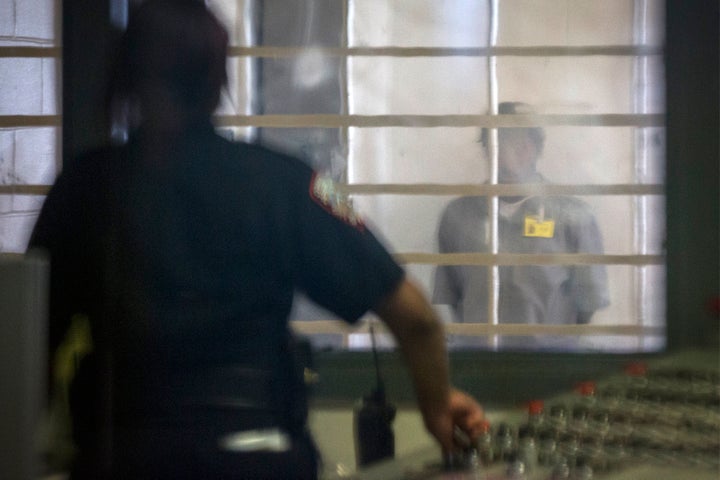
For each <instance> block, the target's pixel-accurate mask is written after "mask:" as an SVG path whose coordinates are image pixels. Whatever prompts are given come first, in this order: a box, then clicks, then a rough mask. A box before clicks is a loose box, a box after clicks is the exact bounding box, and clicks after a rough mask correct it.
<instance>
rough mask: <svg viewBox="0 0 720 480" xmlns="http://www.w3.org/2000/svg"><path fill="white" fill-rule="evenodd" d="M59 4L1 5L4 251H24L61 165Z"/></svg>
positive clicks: (32, 0)
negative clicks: (49, 187)
mask: <svg viewBox="0 0 720 480" xmlns="http://www.w3.org/2000/svg"><path fill="white" fill-rule="evenodd" d="M58 8H59V5H58V3H57V2H56V1H55V0H27V1H26V0H22V1H21V0H3V1H2V2H0V252H3V253H21V252H24V250H25V247H26V244H27V240H28V237H29V234H30V230H31V229H32V227H33V225H34V223H35V220H36V218H37V214H38V212H39V210H40V207H41V206H42V202H43V199H44V195H45V193H46V192H47V188H48V187H47V186H48V185H49V184H51V183H52V181H53V179H54V178H55V175H56V174H57V172H58V171H59V166H60V154H59V152H60V141H61V140H60V123H61V120H60V35H59V15H58Z"/></svg>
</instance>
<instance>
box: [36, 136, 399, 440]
mask: <svg viewBox="0 0 720 480" xmlns="http://www.w3.org/2000/svg"><path fill="white" fill-rule="evenodd" d="M139 135H142V133H139ZM136 151H137V142H136V141H135V140H134V139H132V138H131V141H130V142H129V144H128V145H127V146H125V147H111V148H106V149H103V150H100V151H95V152H93V153H91V154H88V155H85V156H83V157H81V158H79V159H76V160H75V161H74V162H73V163H70V164H68V165H66V167H65V169H64V171H63V172H62V174H61V175H60V176H59V178H58V179H57V182H56V184H55V185H54V186H53V188H52V190H51V192H50V194H49V195H48V198H47V200H46V202H45V205H44V207H43V210H42V212H41V214H40V218H39V220H38V222H37V225H36V227H35V230H34V232H33V235H32V238H31V244H30V247H31V248H32V247H44V248H46V249H48V250H49V252H50V255H51V265H52V273H51V277H52V278H51V285H52V287H51V317H52V318H51V333H50V336H51V348H52V347H56V346H57V344H58V342H59V341H60V339H61V338H62V334H63V332H64V330H65V329H66V328H67V325H68V322H69V320H70V318H71V317H72V315H73V314H77V313H83V314H87V315H88V316H89V318H90V322H91V325H92V329H93V340H94V342H95V343H96V346H97V348H98V349H99V350H101V351H102V350H103V349H104V350H105V351H110V352H112V357H113V358H112V365H113V375H112V376H113V382H114V383H113V388H114V391H115V392H116V394H117V396H116V398H115V401H114V403H115V404H114V405H113V415H114V417H115V418H116V420H117V421H118V422H121V423H122V422H133V421H136V420H138V419H139V420H140V421H141V420H142V419H145V418H148V417H150V418H161V417H163V418H164V417H169V418H172V417H173V415H176V414H177V415H182V412H183V408H185V406H186V405H188V404H202V403H209V404H217V405H224V404H227V405H233V402H235V404H237V405H240V406H242V405H244V404H245V403H248V404H253V403H254V402H260V403H263V402H265V403H272V402H275V404H274V405H272V404H271V405H268V408H270V409H275V410H277V411H279V412H281V413H280V414H279V416H280V417H281V420H280V423H281V424H283V425H282V426H284V427H290V428H294V425H293V421H294V420H287V419H286V418H284V417H283V416H285V417H286V416H287V415H288V413H287V412H288V411H291V410H292V408H293V405H291V404H292V402H293V401H294V400H293V397H292V395H291V394H290V390H289V389H291V387H292V384H293V381H294V379H293V378H292V377H293V375H294V374H295V372H294V370H293V366H292V361H291V357H292V355H291V352H290V351H289V347H288V336H289V333H288V321H287V318H288V314H289V312H290V309H291V303H292V298H293V292H294V291H295V290H296V289H299V290H301V291H303V292H304V293H305V294H306V295H307V296H308V297H310V298H311V299H312V300H314V301H316V302H317V303H319V304H320V305H322V306H323V307H325V308H327V309H328V310H330V311H332V312H334V313H335V314H337V315H338V316H339V317H341V318H343V319H344V320H346V321H347V322H350V323H352V322H355V321H356V320H357V319H358V318H360V317H361V316H362V315H363V314H364V313H366V312H367V311H368V310H369V309H370V308H372V307H374V306H376V305H377V304H378V302H379V301H380V300H382V299H383V297H384V296H386V295H388V294H389V293H390V292H391V291H392V290H393V289H394V288H395V287H396V286H397V285H398V284H399V282H400V280H401V278H402V277H403V271H402V269H401V268H400V267H399V266H398V265H397V264H396V262H395V261H394V260H393V258H392V257H391V255H390V254H389V253H388V252H387V251H386V249H385V248H384V247H383V246H382V245H381V243H380V242H379V241H378V240H377V239H376V238H375V237H374V236H373V234H372V233H371V232H370V231H369V230H368V229H367V228H366V227H365V226H364V225H363V223H362V221H361V220H360V219H359V218H357V217H356V216H355V214H354V213H353V212H352V210H351V209H349V208H348V206H347V204H346V203H344V202H343V201H341V200H339V196H338V195H337V192H336V191H335V190H334V189H333V185H332V183H331V182H328V181H326V180H324V179H323V178H322V177H320V176H318V175H316V173H315V172H313V171H312V170H311V169H310V168H309V167H307V166H306V165H305V164H304V163H302V162H301V161H299V160H296V159H294V158H291V157H288V156H285V155H282V154H279V153H275V152H272V151H270V150H268V149H265V148H262V147H260V146H254V145H249V144H243V143H234V142H230V141H227V140H225V139H224V138H222V137H220V136H218V135H217V134H216V133H215V132H214V131H213V129H212V126H211V125H209V124H208V125H203V126H202V127H201V128H198V129H196V130H195V131H193V132H192V133H191V134H190V135H189V136H187V137H186V138H185V139H184V140H183V141H182V142H181V143H180V144H178V145H176V146H175V148H174V149H173V151H172V154H171V155H170V156H168V158H169V161H168V162H167V163H166V164H157V165H146V164H142V163H141V162H140V161H139V156H138V155H137V154H136ZM288 403H290V405H288ZM289 415H291V416H292V413H291V414H289ZM302 420H304V419H301V420H300V421H301V422H302ZM230 423H231V421H230ZM247 427H248V426H247V425H228V427H227V428H229V429H232V428H236V429H238V428H239V429H242V428H247ZM250 427H252V425H250Z"/></svg>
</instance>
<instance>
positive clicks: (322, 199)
mask: <svg viewBox="0 0 720 480" xmlns="http://www.w3.org/2000/svg"><path fill="white" fill-rule="evenodd" d="M310 198H312V199H313V200H314V201H315V203H317V204H318V205H320V206H321V207H322V208H323V209H324V210H326V211H327V212H328V213H330V214H331V215H332V216H334V217H336V218H338V219H340V220H342V221H343V222H345V223H347V224H348V225H351V226H352V227H355V228H357V229H358V230H363V229H364V228H365V223H364V222H363V220H362V218H360V216H359V215H358V214H357V213H356V212H355V210H353V208H352V205H350V202H349V201H348V199H347V197H346V196H344V195H342V194H341V193H340V192H338V190H337V186H336V185H335V182H334V181H333V179H332V178H330V177H327V176H323V175H320V174H318V173H317V172H316V173H314V174H313V177H312V180H311V181H310Z"/></svg>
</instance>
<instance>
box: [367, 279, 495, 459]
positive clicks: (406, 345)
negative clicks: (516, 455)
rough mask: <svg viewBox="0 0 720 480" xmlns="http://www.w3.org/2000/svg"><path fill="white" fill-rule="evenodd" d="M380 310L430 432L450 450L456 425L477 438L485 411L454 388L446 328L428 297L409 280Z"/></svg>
mask: <svg viewBox="0 0 720 480" xmlns="http://www.w3.org/2000/svg"><path fill="white" fill-rule="evenodd" d="M374 310H375V312H376V313H377V314H378V315H379V316H380V318H381V319H382V320H383V321H384V322H385V323H386V324H387V326H388V328H389V329H390V331H391V332H392V333H393V334H394V336H395V338H396V340H397V342H398V345H399V346H400V349H401V351H402V353H403V356H404V357H405V360H406V363H407V366H408V369H409V370H410V375H411V377H412V380H413V383H414V385H415V390H416V395H417V399H418V406H419V408H420V412H421V413H422V416H423V420H424V421H425V426H426V427H427V429H428V431H429V432H430V433H431V434H433V435H434V436H435V438H437V440H438V442H439V443H440V445H441V446H442V447H443V449H445V450H448V451H449V450H452V449H453V448H454V447H453V428H454V426H455V425H457V426H459V427H460V428H462V429H463V430H465V431H466V433H467V434H468V435H469V436H470V437H471V438H476V437H477V435H478V434H479V430H480V425H481V422H482V420H483V414H482V408H481V407H480V405H479V404H478V403H477V402H475V400H473V399H472V398H471V397H469V396H468V395H466V394H464V393H463V392H460V391H458V390H456V389H454V388H452V387H451V386H450V379H449V377H450V376H449V368H448V358H447V352H446V350H445V334H444V329H443V327H442V324H441V322H440V320H439V319H438V317H437V315H436V314H435V311H434V310H433V308H432V306H431V305H430V304H429V302H428V301H427V300H426V298H425V296H424V295H423V294H422V293H421V292H420V290H419V289H418V288H417V287H416V286H415V285H414V284H413V283H411V282H410V281H408V280H407V279H405V280H403V281H402V282H401V283H400V285H399V286H398V287H397V288H396V289H395V290H394V291H393V293H391V294H390V295H389V296H388V297H386V298H385V299H384V300H383V301H382V302H381V303H380V305H378V306H377V307H376V308H375V309H374Z"/></svg>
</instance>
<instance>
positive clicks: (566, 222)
mask: <svg viewBox="0 0 720 480" xmlns="http://www.w3.org/2000/svg"><path fill="white" fill-rule="evenodd" d="M512 200H515V201H509V202H506V201H501V202H499V204H500V205H499V215H498V251H499V252H500V253H521V254H522V253H530V254H554V253H558V254H562V253H589V254H592V253H595V254H600V253H602V252H603V246H602V235H601V233H600V230H599V228H598V226H597V223H596V221H595V219H594V216H593V215H592V212H591V210H590V207H589V206H588V205H587V204H586V203H585V202H583V201H582V200H580V199H577V198H573V197H568V196H547V197H527V198H524V199H512ZM489 235H490V227H489V223H488V205H487V201H486V198H485V197H462V198H458V199H456V200H453V201H452V202H451V203H450V204H449V205H448V207H447V208H446V209H445V211H444V213H443V216H442V218H441V221H440V225H439V229H438V242H439V250H440V252H443V253H448V252H450V253H472V252H488V251H489V250H490V249H489V245H490V238H489ZM488 292H489V285H488V272H487V269H486V268H485V267H481V266H471V265H459V266H440V267H438V269H437V270H436V273H435V285H434V292H433V302H434V303H437V304H447V305H450V306H451V307H452V308H453V310H454V312H455V314H456V315H457V320H458V321H460V322H465V323H474V322H487V318H488V310H487V309H488ZM498 301H499V304H498V319H499V322H500V323H525V324H555V325H558V324H565V325H568V324H575V323H580V322H581V318H582V316H581V315H580V313H581V312H594V311H596V310H598V309H600V308H603V307H605V306H607V305H609V303H610V301H609V295H608V287H607V273H606V271H605V267H604V266H603V265H570V266H567V265H529V266H513V265H506V266H501V267H499V300H498ZM545 340H546V341H543V340H542V339H541V338H540V337H538V338H532V337H514V338H513V337H506V338H505V339H504V340H503V343H502V345H503V346H507V347H518V348H528V347H540V348H542V347H548V348H553V347H557V348H564V347H570V346H573V345H574V343H575V342H574V341H573V340H572V339H570V338H567V339H566V340H568V341H567V342H565V341H557V339H553V340H551V339H549V338H546V339H545Z"/></svg>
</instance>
